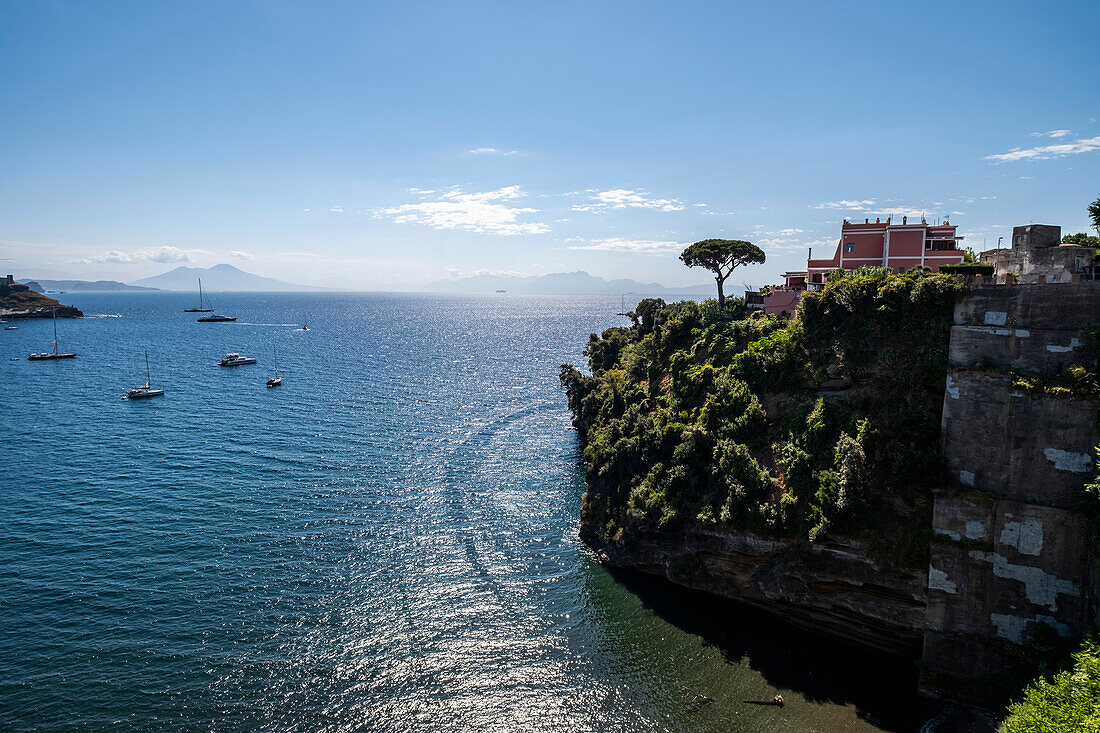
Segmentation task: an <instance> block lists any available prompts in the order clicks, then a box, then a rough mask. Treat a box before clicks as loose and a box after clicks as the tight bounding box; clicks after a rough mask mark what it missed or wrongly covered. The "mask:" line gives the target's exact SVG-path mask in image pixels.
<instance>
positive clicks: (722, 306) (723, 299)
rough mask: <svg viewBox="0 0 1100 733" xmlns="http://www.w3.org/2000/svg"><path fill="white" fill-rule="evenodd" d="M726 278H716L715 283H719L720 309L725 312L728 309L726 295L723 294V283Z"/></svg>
mask: <svg viewBox="0 0 1100 733" xmlns="http://www.w3.org/2000/svg"><path fill="white" fill-rule="evenodd" d="M725 279H726V278H724V277H716V278H714V281H715V282H716V283H718V309H719V310H724V309H725V307H726V294H725V293H723V292H722V283H723V282H724V281H725Z"/></svg>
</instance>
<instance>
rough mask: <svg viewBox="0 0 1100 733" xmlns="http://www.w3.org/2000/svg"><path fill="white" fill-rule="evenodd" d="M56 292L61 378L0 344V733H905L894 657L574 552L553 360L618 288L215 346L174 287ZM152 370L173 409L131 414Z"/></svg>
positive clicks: (568, 436) (263, 325)
mask: <svg viewBox="0 0 1100 733" xmlns="http://www.w3.org/2000/svg"><path fill="white" fill-rule="evenodd" d="M59 297H60V298H61V300H62V302H65V303H71V304H74V305H77V306H78V307H80V308H81V309H83V310H84V312H85V313H86V314H87V315H88V317H87V318H84V319H82V320H61V321H59V322H58V329H59V332H60V346H61V349H62V350H70V351H76V352H78V354H79V355H78V356H77V358H76V359H73V360H66V361H58V362H28V361H26V360H25V357H26V356H27V354H28V353H29V352H31V351H44V350H49V349H50V348H51V342H52V340H53V326H52V325H51V323H50V322H49V321H48V320H41V321H20V322H18V323H17V324H16V325H18V330H14V331H0V423H2V426H3V443H2V445H3V459H2V461H0V469H2V472H3V480H2V481H0V507H2V509H0V511H2V520H3V521H2V526H0V617H2V619H3V634H0V728H2V729H3V730H14V731H22V730H41V731H67V730H80V731H98V730H150V731H152V730H155V731H258V730H270V731H275V730H278V731H353V730H380V731H405V730H447V731H450V730H470V731H475V730H478V731H480V730H530V731H639V730H644V731H651V730H652V731H663V730H670V731H680V730H684V731H731V730H736V731H786V730H790V731H811V730H816V731H834V730H844V731H860V730H880V729H886V730H907V729H912V728H913V727H914V726H915V725H916V723H918V722H919V716H917V712H916V710H917V708H916V706H915V703H914V701H913V698H912V692H913V687H914V683H915V670H914V669H913V668H912V665H911V664H910V663H907V662H899V661H895V660H884V659H880V658H876V657H866V656H862V655H860V654H858V653H856V652H854V651H853V650H851V649H850V648H847V647H844V646H837V645H834V644H831V643H829V642H823V641H819V640H815V639H813V638H811V637H809V636H807V635H805V634H802V633H798V632H795V631H792V630H790V629H788V628H786V627H784V626H782V625H779V624H775V623H773V622H772V621H770V620H768V619H767V618H765V617H762V616H760V615H759V614H755V613H749V612H747V611H745V610H742V609H740V608H739V607H737V606H734V605H732V604H728V603H721V602H717V601H715V600H714V599H711V598H708V597H704V596H702V595H699V594H694V593H690V592H687V591H685V590H683V589H681V588H678V587H676V586H672V585H668V584H665V583H663V582H660V581H658V580H655V579H651V578H648V577H643V576H638V575H634V574H629V573H614V574H613V573H611V572H610V571H608V570H607V569H605V568H603V567H602V566H600V565H599V564H598V563H597V562H596V561H595V560H594V559H593V558H592V557H591V556H590V554H589V553H588V552H587V551H586V550H585V548H584V546H583V545H582V544H581V543H580V541H579V540H578V539H577V529H578V518H579V514H580V503H581V495H582V494H583V492H584V489H585V486H584V467H583V465H582V463H581V455H580V448H579V444H578V440H577V436H576V433H575V432H574V431H572V430H571V428H570V424H569V414H568V412H567V409H566V406H565V398H564V395H563V394H562V391H561V388H560V386H559V384H558V368H559V365H560V364H562V363H574V364H578V365H579V364H582V363H583V362H584V358H583V355H582V350H583V347H584V344H585V342H586V340H587V337H588V334H589V333H591V332H598V331H602V330H603V329H604V328H606V327H608V326H611V325H621V324H623V322H624V321H623V319H622V318H621V317H618V316H616V315H615V314H616V312H617V311H619V310H620V301H619V297H618V296H614V297H564V296H562V297H521V296H513V295H510V294H498V295H495V296H486V297H473V296H454V297H452V296H427V295H392V294H386V295H384V294H324V295H315V294H309V295H306V294H225V293H222V294H215V300H216V303H217V308H218V310H219V312H228V313H232V314H234V315H237V316H238V317H239V319H240V320H238V321H237V322H235V323H224V324H217V323H214V324H200V323H196V322H195V318H196V314H188V313H183V312H182V309H183V308H185V307H188V306H191V305H193V304H194V302H193V301H195V299H196V298H195V296H193V295H185V294H170V293H70V294H65V295H62V296H59ZM303 322H305V323H307V324H308V325H309V327H310V329H311V330H310V331H308V332H303V331H296V330H295V329H296V328H297V326H298V325H299V324H301V323H303ZM146 351H148V354H149V360H150V365H151V377H152V382H153V385H154V386H161V387H163V388H164V389H165V390H166V391H167V394H166V395H165V396H164V397H159V398H154V399H150V400H143V401H130V400H125V399H122V397H123V395H124V394H125V392H126V390H127V389H128V388H130V387H133V386H138V385H141V384H143V383H144V382H145V357H144V354H145V352H146ZM228 351H237V352H240V353H242V354H246V355H250V356H254V357H256V358H257V360H258V362H259V363H258V364H256V365H253V366H242V367H237V368H232V369H228V368H223V367H219V366H217V365H216V362H217V360H218V359H219V358H220V357H221V356H222V355H223V354H225V353H226V352H228ZM274 354H277V357H278V365H279V372H280V374H281V375H282V376H283V384H282V386H281V387H278V388H276V389H267V388H266V387H265V381H266V379H267V378H268V377H269V376H271V375H272V374H273V355H274ZM12 357H20V360H18V361H12V360H10V359H11V358H12ZM776 694H782V695H783V696H784V699H785V701H786V705H785V706H784V707H782V708H779V707H774V706H768V705H759V704H755V703H758V702H761V701H767V700H771V699H772V697H773V696H774V695H776Z"/></svg>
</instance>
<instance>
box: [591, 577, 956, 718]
mask: <svg viewBox="0 0 1100 733" xmlns="http://www.w3.org/2000/svg"><path fill="white" fill-rule="evenodd" d="M610 572H611V575H612V577H613V578H614V579H615V580H616V581H617V582H619V583H620V584H621V585H622V586H623V587H624V588H626V589H627V590H628V591H629V592H631V593H632V594H634V595H635V596H636V597H637V598H638V599H639V601H640V602H641V603H642V605H643V606H644V607H645V608H647V609H648V610H650V611H652V612H653V613H654V614H656V615H657V616H658V617H659V618H661V619H662V620H664V621H665V622H667V623H669V624H671V625H673V626H675V627H677V628H678V629H680V630H682V631H683V632H685V633H687V634H691V635H694V636H697V637H699V638H700V639H701V640H702V642H703V644H704V645H706V646H710V647H714V648H716V649H718V650H720V651H721V653H722V655H723V656H724V658H725V659H726V661H727V662H729V663H731V664H739V663H742V662H743V661H744V662H747V663H748V665H749V667H750V668H751V669H753V670H755V671H756V672H758V673H760V674H761V675H762V676H763V678H764V679H765V681H766V682H767V683H768V684H770V685H772V686H774V687H776V688H780V689H786V690H792V691H794V692H796V693H798V694H800V695H802V696H803V697H804V698H806V699H807V700H808V701H810V702H814V703H832V704H836V705H851V706H853V707H855V708H856V710H857V711H858V715H859V717H860V718H862V719H863V720H865V721H867V722H869V723H871V724H873V725H875V726H877V727H880V728H883V729H885V730H897V731H909V730H917V729H918V728H919V727H920V724H921V723H922V722H924V721H926V720H928V719H929V718H930V717H932V716H933V715H935V714H936V711H937V710H938V709H939V706H937V705H935V704H933V703H930V702H929V701H926V700H922V699H921V698H920V697H919V696H918V695H917V694H916V688H917V677H918V670H917V666H916V660H913V659H908V658H901V657H894V656H889V655H885V654H878V653H874V652H871V651H868V650H866V649H864V648H862V647H858V646H856V645H853V644H845V643H843V642H842V641H839V640H836V639H835V638H833V637H822V636H816V635H814V634H812V633H810V632H808V631H805V630H803V629H799V628H797V627H794V626H792V625H791V624H789V623H786V622H784V621H782V620H779V619H777V618H775V617H773V616H770V615H768V614H766V613H764V612H763V611H760V610H758V609H754V608H751V607H748V606H745V605H743V604H739V603H736V602H733V601H730V600H726V599H723V598H719V597H717V596H713V595H709V594H706V593H703V592H700V591H695V590H691V589H689V588H684V587H681V586H677V585H674V584H672V583H671V582H669V581H667V580H664V579H662V578H655V577H653V576H650V575H646V574H644V573H640V572H637V571H629V570H615V569H612V570H611V571H610ZM740 702H742V703H743V704H761V703H764V704H768V703H769V701H763V700H749V699H744V700H740Z"/></svg>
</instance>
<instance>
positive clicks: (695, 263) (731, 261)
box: [680, 239, 767, 307]
mask: <svg viewBox="0 0 1100 733" xmlns="http://www.w3.org/2000/svg"><path fill="white" fill-rule="evenodd" d="M765 259H767V255H765V254H764V250H762V249H760V248H759V247H757V246H756V245H755V244H753V243H752V242H746V241H745V240H743V239H704V240H702V241H701V242H696V243H695V244H693V245H691V246H690V247H688V248H687V249H685V250H684V251H683V252H681V253H680V260H681V261H683V263H684V264H685V265H687V266H688V267H705V268H707V269H708V270H710V271H711V272H713V273H714V279H715V281H716V282H717V283H718V305H719V307H723V306H725V304H726V296H725V293H724V292H723V290H722V284H723V283H724V282H725V281H726V278H728V277H729V276H730V274H731V273H732V272H733V271H734V270H735V269H736V268H738V267H740V266H741V265H751V264H762V263H763V262H764V260H765Z"/></svg>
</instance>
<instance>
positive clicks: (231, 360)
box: [218, 351, 256, 367]
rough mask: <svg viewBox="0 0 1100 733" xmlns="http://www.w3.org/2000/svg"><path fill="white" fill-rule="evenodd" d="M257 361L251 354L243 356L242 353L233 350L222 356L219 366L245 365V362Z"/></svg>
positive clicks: (253, 362)
mask: <svg viewBox="0 0 1100 733" xmlns="http://www.w3.org/2000/svg"><path fill="white" fill-rule="evenodd" d="M255 363H256V360H255V359H254V358H253V357H251V356H241V355H240V354H238V353H236V352H234V351H231V352H229V353H228V354H226V355H225V356H223V357H222V359H221V361H219V362H218V366H223V367H234V366H244V365H245V364H255Z"/></svg>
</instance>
